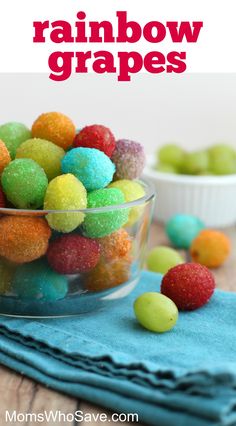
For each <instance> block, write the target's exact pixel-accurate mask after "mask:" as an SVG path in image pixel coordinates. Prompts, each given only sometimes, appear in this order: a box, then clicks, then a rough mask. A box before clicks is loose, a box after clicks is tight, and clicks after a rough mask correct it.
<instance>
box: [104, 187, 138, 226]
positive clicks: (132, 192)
mask: <svg viewBox="0 0 236 426" xmlns="http://www.w3.org/2000/svg"><path fill="white" fill-rule="evenodd" d="M109 188H118V189H120V190H121V191H122V192H123V194H124V197H125V202H126V203H130V202H131V201H135V200H138V199H139V198H142V197H144V195H145V190H144V188H143V186H142V185H141V184H140V183H138V182H135V181H133V180H128V179H121V180H116V181H115V182H112V183H111V184H110V185H109ZM143 208H144V206H143V205H141V206H135V207H132V208H131V209H130V212H129V219H128V222H127V223H126V224H125V226H131V225H133V224H134V223H135V222H137V221H138V219H139V218H140V216H141V215H142V212H143Z"/></svg>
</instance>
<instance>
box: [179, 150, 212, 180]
mask: <svg viewBox="0 0 236 426" xmlns="http://www.w3.org/2000/svg"><path fill="white" fill-rule="evenodd" d="M208 167H209V156H208V152H207V151H195V152H189V153H187V154H185V156H184V161H183V163H182V170H181V171H182V172H183V173H184V174H188V175H199V174H203V173H205V172H207V170H208Z"/></svg>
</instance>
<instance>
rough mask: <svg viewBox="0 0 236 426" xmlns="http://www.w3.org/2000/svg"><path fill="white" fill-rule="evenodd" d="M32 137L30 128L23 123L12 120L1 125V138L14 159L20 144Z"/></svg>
mask: <svg viewBox="0 0 236 426" xmlns="http://www.w3.org/2000/svg"><path fill="white" fill-rule="evenodd" d="M30 138H31V132H30V130H29V129H28V127H26V126H25V125H24V124H22V123H16V122H10V123H6V124H2V126H0V139H1V140H2V141H3V142H4V143H5V145H6V147H7V149H8V151H9V153H10V156H11V158H12V160H14V158H15V155H16V150H17V148H18V147H19V146H20V144H22V142H24V141H26V140H27V139H30Z"/></svg>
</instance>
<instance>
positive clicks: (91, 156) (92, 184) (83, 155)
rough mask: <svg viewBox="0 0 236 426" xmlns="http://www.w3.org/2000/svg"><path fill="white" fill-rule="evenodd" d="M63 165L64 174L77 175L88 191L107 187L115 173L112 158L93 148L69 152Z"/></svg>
mask: <svg viewBox="0 0 236 426" xmlns="http://www.w3.org/2000/svg"><path fill="white" fill-rule="evenodd" d="M61 164H62V172H63V173H72V174H73V175H75V176H76V177H77V178H78V179H79V180H80V181H81V182H82V183H83V185H84V186H85V188H86V189H87V191H94V190H96V189H101V188H104V187H105V186H107V185H108V184H109V183H110V182H111V181H112V178H113V175H114V172H115V166H114V164H113V163H112V162H111V160H110V158H109V157H107V155H105V154H104V153H103V152H101V151H99V150H98V149H93V148H74V149H72V150H71V151H69V152H67V154H66V155H65V157H64V158H63V159H62V163H61Z"/></svg>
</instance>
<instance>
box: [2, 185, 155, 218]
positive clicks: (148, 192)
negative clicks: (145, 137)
mask: <svg viewBox="0 0 236 426" xmlns="http://www.w3.org/2000/svg"><path fill="white" fill-rule="evenodd" d="M135 182H137V183H140V184H141V185H142V186H143V187H144V188H145V195H144V196H143V197H141V198H138V199H137V200H134V201H130V202H129V203H123V204H116V205H113V206H105V207H98V208H92V209H88V208H86V209H76V210H30V209H14V208H6V207H0V214H3V215H7V214H8V215H11V214H14V215H16V216H17V213H18V214H19V215H22V214H25V215H26V216H30V215H35V216H36V215H37V216H38V217H40V216H45V215H47V214H49V213H57V214H61V213H86V214H88V213H105V212H109V211H114V210H120V209H127V208H132V207H137V206H140V205H141V204H147V203H148V202H150V201H151V200H152V199H153V198H154V197H155V189H154V185H153V184H152V182H150V181H149V180H146V179H143V178H142V179H139V180H138V179H136V180H135Z"/></svg>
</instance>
